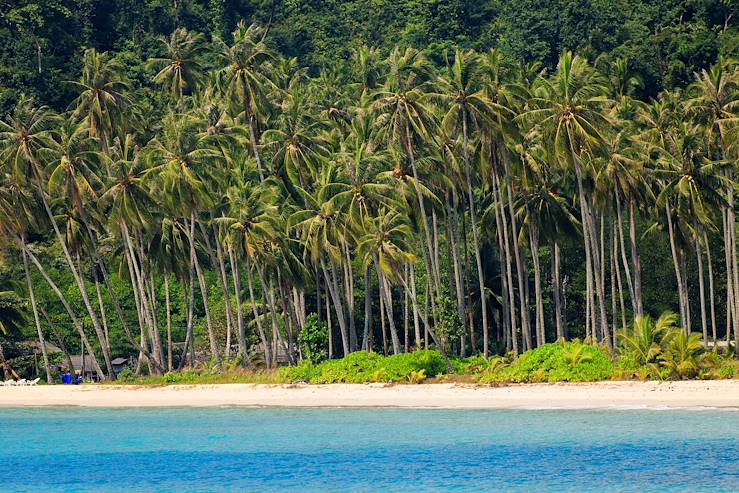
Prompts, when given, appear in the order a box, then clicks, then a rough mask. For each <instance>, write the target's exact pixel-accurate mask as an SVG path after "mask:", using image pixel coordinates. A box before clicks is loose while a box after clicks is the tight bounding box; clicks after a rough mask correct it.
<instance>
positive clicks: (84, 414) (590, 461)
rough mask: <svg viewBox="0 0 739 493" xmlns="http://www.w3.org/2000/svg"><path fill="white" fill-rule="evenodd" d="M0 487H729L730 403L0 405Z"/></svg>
mask: <svg viewBox="0 0 739 493" xmlns="http://www.w3.org/2000/svg"><path fill="white" fill-rule="evenodd" d="M0 490H1V491H4V492H5V491H7V492H10V491H34V492H35V491H105V492H109V491H127V492H135V491H234V490H241V491H281V492H285V491H342V492H343V491H368V492H369V491H408V492H418V491H531V492H534V491H536V492H543V491H599V492H606V491H686V492H688V491H690V492H697V491H706V492H708V491H711V492H717V491H739V412H738V411H720V410H703V411H677V410H663V411H653V410H638V411H637V410H630V411H627V410H607V411H606V410H604V411H555V410H538V411H534V410H527V411H480V410H400V409H294V410H291V409H239V408H224V409H78V408H64V409H62V408H58V409H0Z"/></svg>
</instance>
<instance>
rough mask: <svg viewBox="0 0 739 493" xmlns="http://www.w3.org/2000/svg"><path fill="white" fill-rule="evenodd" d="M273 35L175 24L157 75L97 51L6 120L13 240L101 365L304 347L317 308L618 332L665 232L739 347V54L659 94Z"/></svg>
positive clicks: (541, 336) (68, 328) (517, 334)
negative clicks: (308, 48) (321, 63)
mask: <svg viewBox="0 0 739 493" xmlns="http://www.w3.org/2000/svg"><path fill="white" fill-rule="evenodd" d="M266 35H267V33H266V32H265V30H264V29H262V28H260V27H259V26H257V25H251V26H248V25H246V24H245V23H241V24H239V25H238V27H237V29H236V31H235V32H234V33H233V36H232V37H231V38H229V41H224V40H221V39H219V38H214V39H213V40H212V41H208V40H206V39H205V37H204V36H202V35H201V34H198V33H196V32H190V31H187V30H185V29H184V28H179V29H177V30H175V31H174V32H173V33H172V34H171V35H170V36H169V37H167V38H162V39H161V47H160V56H159V57H157V58H153V59H150V60H149V62H148V64H147V68H148V69H149V72H150V74H151V85H150V86H149V85H145V86H141V87H139V86H137V85H135V84H133V83H132V82H131V80H130V79H129V77H128V76H127V74H126V73H125V71H124V70H123V68H122V65H121V64H120V62H119V61H118V60H117V59H116V58H115V57H113V56H111V55H109V54H107V53H99V52H96V51H95V50H93V49H90V50H87V51H86V52H85V54H84V64H83V70H82V74H81V76H80V78H79V79H78V80H77V81H74V82H70V84H71V85H72V86H73V88H74V90H75V92H76V94H77V97H76V99H75V100H74V101H73V102H71V104H70V106H69V109H68V111H66V112H64V113H55V112H53V111H51V110H50V109H48V108H46V107H44V106H40V105H38V104H37V103H36V102H34V101H33V100H32V99H30V98H26V97H21V98H20V99H19V100H18V101H17V103H16V104H15V105H14V107H13V109H12V111H11V112H10V113H9V114H8V115H7V116H6V117H5V118H4V119H3V120H2V123H0V149H1V151H0V152H1V154H0V172H2V182H1V185H0V215H1V218H0V233H1V235H2V240H1V241H2V245H3V251H4V255H5V256H10V257H12V258H14V259H16V260H17V266H18V267H17V270H18V279H16V281H17V282H16V285H18V287H17V290H18V291H20V292H22V293H23V296H24V297H25V298H27V300H28V305H29V310H28V311H29V313H30V317H28V320H27V321H26V322H27V323H28V325H29V326H30V324H33V326H34V328H35V332H36V336H37V337H38V339H39V340H41V341H43V340H44V339H50V340H52V341H53V342H57V343H59V344H60V345H61V346H62V347H63V348H64V345H65V344H71V345H73V346H74V347H79V346H84V347H83V348H80V349H82V350H83V351H84V352H86V353H87V354H89V355H90V356H91V360H92V362H93V366H94V369H95V372H96V373H97V374H98V376H99V378H101V379H104V378H111V376H112V375H113V369H112V365H111V361H112V357H113V355H115V354H116V353H118V354H122V353H125V352H131V351H135V352H137V353H138V354H139V357H140V360H141V361H142V362H143V363H144V367H145V368H146V369H148V371H149V372H151V373H152V374H161V373H165V372H168V371H173V370H181V369H182V368H184V367H188V366H191V365H193V364H195V363H196V360H197V357H198V356H203V355H205V356H206V357H207V358H208V359H210V361H211V364H212V365H214V366H215V367H216V368H223V365H224V363H225V362H226V361H228V360H232V361H233V360H234V359H236V360H237V361H241V362H244V363H245V364H254V363H255V362H256V360H257V359H260V360H261V359H262V358H263V360H264V363H265V364H266V365H267V366H274V365H275V364H276V362H277V359H278V355H279V354H283V355H284V357H285V358H287V361H288V362H289V363H296V362H297V361H298V360H299V359H300V357H301V354H300V350H299V345H298V343H297V341H298V337H299V334H300V332H301V330H302V329H303V327H304V326H305V325H306V321H307V320H309V316H308V314H309V313H315V314H317V316H318V318H319V319H322V320H323V321H324V322H325V323H327V324H328V327H329V334H330V336H329V338H328V353H329V356H331V357H339V356H342V355H346V354H349V353H351V352H354V351H362V350H367V351H380V352H385V353H386V354H390V353H393V354H398V353H402V352H407V351H412V350H414V349H415V348H420V347H428V346H429V345H431V346H435V347H438V348H440V349H442V350H443V351H444V352H447V353H451V352H454V353H455V354H459V355H462V356H464V355H468V354H474V353H481V354H483V355H484V356H486V357H487V356H488V355H489V354H493V353H503V352H509V351H510V352H513V353H514V354H518V353H521V352H523V351H527V350H530V349H533V348H535V347H538V346H541V345H543V344H545V343H547V342H552V341H554V340H557V339H561V338H572V337H581V338H587V339H589V340H592V341H597V342H600V343H603V344H606V345H608V346H613V345H614V344H615V342H616V333H617V331H618V330H622V329H626V328H627V326H629V325H630V324H631V321H632V319H633V318H634V317H636V316H639V315H643V314H646V313H649V312H650V306H645V303H644V295H643V286H644V284H645V283H646V282H648V281H649V277H650V275H652V274H654V271H653V270H652V269H651V267H650V266H649V265H645V264H644V262H642V261H641V260H640V258H641V257H642V256H643V255H644V254H645V253H648V252H644V251H643V250H644V248H643V247H644V245H648V248H651V247H652V245H654V244H656V243H659V242H663V244H665V245H668V249H667V252H668V255H669V262H670V265H671V269H672V270H671V272H669V276H665V277H661V278H660V279H658V282H659V283H660V285H659V289H661V290H664V292H665V296H668V293H670V294H672V293H673V292H674V293H677V295H676V297H677V300H676V301H677V303H676V306H675V307H674V309H675V310H676V311H677V312H678V313H679V318H680V325H681V326H682V327H684V328H685V330H686V331H695V332H698V333H700V334H702V338H703V341H704V343H708V342H709V341H716V340H717V339H721V338H726V339H727V340H728V339H734V340H735V341H739V295H738V294H739V293H737V289H739V268H738V266H737V244H736V229H737V228H736V218H735V205H734V193H735V188H736V181H735V180H734V173H735V172H736V169H737V158H738V156H739V133H738V132H737V128H739V127H737V123H738V122H739V120H738V118H739V69H737V65H735V64H734V63H733V62H732V61H731V60H724V59H720V60H718V61H717V62H716V64H715V65H714V66H712V67H711V68H709V69H706V70H703V71H701V72H700V73H696V74H695V80H694V82H693V83H692V84H691V85H690V86H688V87H686V88H684V89H682V90H674V91H666V92H663V93H662V94H660V95H659V97H658V98H657V99H655V100H652V101H648V102H646V101H639V100H637V99H635V98H634V97H632V96H633V94H634V91H635V90H636V89H637V88H638V86H639V84H640V81H639V79H638V78H637V77H635V76H633V75H632V74H631V72H630V69H629V61H628V60H625V59H622V60H617V61H616V62H613V63H605V62H603V61H602V60H600V59H596V60H592V61H589V60H587V59H586V58H585V57H582V56H578V55H575V54H573V53H570V52H565V53H563V54H562V55H561V57H560V59H559V62H558V64H557V66H556V67H555V68H553V69H551V70H545V69H543V68H542V67H541V66H540V65H539V64H536V63H519V62H517V61H515V60H508V59H506V58H504V57H503V56H502V55H501V53H500V52H498V51H496V50H495V49H493V50H490V51H488V52H485V53H478V52H474V51H463V50H457V51H456V52H449V53H447V55H446V63H444V64H442V65H438V64H432V63H431V62H430V61H429V60H428V59H427V57H426V56H425V55H424V53H423V52H422V51H417V50H415V49H412V48H402V47H396V48H394V49H393V50H391V51H390V52H389V53H382V52H381V51H380V50H377V49H373V48H368V47H365V48H360V49H358V50H356V51H355V52H354V53H353V55H352V58H351V60H349V61H347V63H346V64H345V65H344V66H342V67H336V68H335V69H331V70H324V71H322V72H320V73H319V74H318V75H317V76H315V77H311V76H309V75H308V72H307V71H306V70H305V69H303V68H302V67H301V66H300V64H299V61H298V60H296V59H294V58H285V57H283V56H281V55H280V54H278V53H276V52H275V51H273V50H271V49H270V48H269V46H268V39H266ZM157 90H158V91H159V92H158V93H157ZM6 294H7V293H6ZM42 298H43V299H42ZM7 305H8V306H9V307H10V308H8V310H6V311H7V312H8V313H9V314H10V315H9V317H11V318H12V319H11V320H9V321H8V322H6V323H5V324H4V325H3V326H2V327H3V328H4V331H5V332H6V333H8V332H11V331H12V330H13V328H17V327H19V326H22V325H23V323H24V322H23V320H22V316H19V314H18V313H17V311H16V310H14V309H13V308H12V306H11V305H12V303H8V304H7ZM573 305H574V307H575V310H574V313H573V309H572V306H573ZM3 306H5V305H3ZM651 311H654V308H652V310H651ZM450 317H451V318H452V319H454V323H452V324H451V326H453V328H452V329H449V326H450V324H449V323H448V319H449V318H450ZM454 327H456V328H457V329H456V330H455V329H454ZM41 347H42V348H43V347H44V345H43V344H41ZM65 352H66V351H65ZM1 356H2V353H1V352H0V357H1ZM201 359H202V358H201ZM43 361H44V364H45V365H46V366H47V368H48V366H49V356H48V355H47V354H46V352H45V351H44V354H43Z"/></svg>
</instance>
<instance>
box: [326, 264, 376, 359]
mask: <svg viewBox="0 0 739 493" xmlns="http://www.w3.org/2000/svg"><path fill="white" fill-rule="evenodd" d="M317 282H318V280H316V283H317ZM371 329H372V271H371V270H370V268H369V267H365V269H364V331H363V333H362V350H363V351H369V350H370V349H369V333H370V330H371Z"/></svg>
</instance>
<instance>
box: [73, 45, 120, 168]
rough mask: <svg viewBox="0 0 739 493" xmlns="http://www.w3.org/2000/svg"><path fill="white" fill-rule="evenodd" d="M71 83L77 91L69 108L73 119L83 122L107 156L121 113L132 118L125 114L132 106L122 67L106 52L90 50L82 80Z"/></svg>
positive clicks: (85, 60)
mask: <svg viewBox="0 0 739 493" xmlns="http://www.w3.org/2000/svg"><path fill="white" fill-rule="evenodd" d="M70 84H72V86H73V87H75V88H76V89H77V90H78V91H79V95H78V96H77V99H75V100H74V102H73V103H72V105H71V107H72V109H73V112H72V116H73V117H74V118H82V119H84V121H85V122H86V123H87V128H88V129H89V132H90V136H91V137H95V138H98V139H100V145H101V146H102V150H103V152H104V153H105V154H107V153H108V149H109V146H110V144H111V142H112V139H113V138H114V137H115V136H116V125H117V124H118V123H120V121H121V119H122V117H123V115H124V114H127V119H129V120H130V119H131V117H132V115H131V113H130V112H129V113H124V112H126V111H127V110H129V109H130V107H131V101H130V99H129V97H128V94H127V93H128V91H129V90H130V88H131V86H130V83H129V81H128V80H127V79H126V77H125V75H124V72H123V67H122V66H121V64H120V63H119V62H118V61H117V60H116V59H114V58H111V57H110V56H109V55H108V54H107V53H99V52H98V51H97V50H95V49H94V48H90V49H88V50H86V51H85V54H84V57H83V68H82V77H81V78H80V79H79V80H78V81H70Z"/></svg>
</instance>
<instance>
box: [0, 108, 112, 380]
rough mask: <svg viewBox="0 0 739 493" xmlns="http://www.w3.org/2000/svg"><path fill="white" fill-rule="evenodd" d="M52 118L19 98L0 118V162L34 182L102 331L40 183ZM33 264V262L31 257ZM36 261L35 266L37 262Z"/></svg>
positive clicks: (43, 179) (84, 297) (83, 294)
mask: <svg viewBox="0 0 739 493" xmlns="http://www.w3.org/2000/svg"><path fill="white" fill-rule="evenodd" d="M56 122H57V118H56V117H55V116H54V115H53V114H52V113H51V112H50V111H49V110H48V108H46V107H43V106H42V107H35V106H34V105H33V103H32V101H30V100H28V99H21V100H20V101H19V102H18V104H17V105H16V107H15V110H14V112H13V115H12V116H9V117H8V119H7V122H2V121H0V149H1V150H0V162H5V163H8V165H9V166H10V167H11V168H12V169H13V170H14V172H15V174H16V177H17V178H18V179H23V180H26V181H27V182H30V183H32V184H33V185H35V188H36V192H37V193H38V197H39V199H40V201H41V204H42V205H43V208H44V212H45V213H46V216H47V217H48V219H49V222H50V223H51V226H52V228H53V230H54V233H55V236H56V239H57V241H58V242H59V245H60V246H61V248H62V253H63V254H64V259H65V260H66V262H67V266H68V267H69V270H70V271H71V272H72V275H73V277H74V279H75V283H76V284H77V287H78V289H79V291H80V293H81V295H82V300H83V302H84V305H85V308H86V310H87V313H88V315H89V316H90V319H91V321H92V323H93V326H94V327H95V331H96V332H98V333H102V327H101V325H100V321H99V318H98V315H97V313H96V311H95V309H94V308H93V306H92V303H90V298H89V295H88V292H87V286H86V285H85V281H84V279H83V277H82V274H81V272H80V270H79V269H78V268H77V265H76V263H75V262H74V260H73V258H72V255H71V253H70V251H69V248H67V243H66V241H65V239H64V236H63V235H62V233H61V230H60V229H59V225H58V224H57V222H56V216H55V214H54V212H53V211H52V209H51V205H50V202H49V200H48V197H47V192H46V187H45V186H44V182H45V181H46V176H45V169H44V166H43V164H44V163H43V162H42V161H41V155H42V154H43V149H46V148H48V147H49V146H50V142H52V139H51V132H50V129H51V127H52V125H53V124H54V123H56ZM30 258H31V260H32V261H34V258H35V257H34V256H33V255H30ZM34 264H36V262H35V261H34ZM36 265H37V267H39V264H36ZM49 280H50V279H49ZM58 294H59V293H58ZM70 315H71V313H70ZM80 330H81V329H80ZM83 340H87V339H86V337H83ZM87 349H88V351H89V352H90V354H93V352H92V348H91V347H88V348H87ZM108 374H109V376H110V377H111V378H113V374H112V367H109V368H108ZM100 376H103V374H102V372H100Z"/></svg>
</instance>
